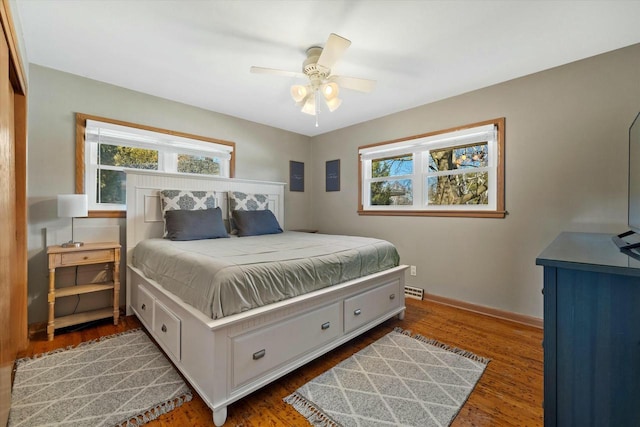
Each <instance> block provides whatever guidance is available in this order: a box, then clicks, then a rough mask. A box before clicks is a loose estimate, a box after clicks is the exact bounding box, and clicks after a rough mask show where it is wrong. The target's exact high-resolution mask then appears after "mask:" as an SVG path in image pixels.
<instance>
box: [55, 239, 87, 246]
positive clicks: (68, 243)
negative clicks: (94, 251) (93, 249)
mask: <svg viewBox="0 0 640 427" xmlns="http://www.w3.org/2000/svg"><path fill="white" fill-rule="evenodd" d="M60 246H62V247H63V248H79V247H80V246H84V242H74V241H73V240H69V241H68V242H67V243H63V244H62V245H60Z"/></svg>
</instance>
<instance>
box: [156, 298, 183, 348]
mask: <svg viewBox="0 0 640 427" xmlns="http://www.w3.org/2000/svg"><path fill="white" fill-rule="evenodd" d="M153 330H154V332H155V333H156V336H157V337H158V340H159V341H161V342H162V343H163V344H164V345H165V346H166V348H167V349H168V350H169V351H170V352H171V353H173V355H174V356H175V357H176V358H177V359H178V360H180V319H179V318H178V317H176V316H175V315H174V314H173V313H172V312H171V311H170V310H169V309H168V308H167V307H165V306H164V304H162V303H161V302H160V301H158V300H156V301H155V316H154V319H153Z"/></svg>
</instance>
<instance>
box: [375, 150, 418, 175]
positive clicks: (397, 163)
mask: <svg viewBox="0 0 640 427" xmlns="http://www.w3.org/2000/svg"><path fill="white" fill-rule="evenodd" d="M412 173H413V155H412V154H405V155H402V156H396V157H387V158H384V159H376V160H372V161H371V177H372V178H381V177H384V176H398V175H411V174H412Z"/></svg>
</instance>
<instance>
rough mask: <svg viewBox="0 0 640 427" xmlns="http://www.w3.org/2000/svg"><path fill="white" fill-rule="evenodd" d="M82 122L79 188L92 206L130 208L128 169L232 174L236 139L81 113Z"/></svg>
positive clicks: (79, 130) (78, 142) (78, 145)
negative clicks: (127, 187) (216, 138)
mask: <svg viewBox="0 0 640 427" xmlns="http://www.w3.org/2000/svg"><path fill="white" fill-rule="evenodd" d="M76 127H77V135H76V151H77V152H79V153H80V154H81V155H77V156H76V162H77V164H76V166H77V168H78V170H79V171H81V173H80V172H76V191H77V192H79V193H84V192H86V194H87V195H88V198H89V210H92V211H96V210H99V211H124V210H125V209H126V173H125V171H126V170H130V169H145V170H155V171H159V172H174V173H185V174H205V175H212V176H221V177H231V176H232V171H233V154H234V153H233V151H234V148H235V144H234V143H233V142H227V141H219V140H213V139H209V138H203V137H196V136H193V135H187V134H181V133H178V132H172V131H167V130H163V129H156V128H149V127H143V126H140V125H134V124H130V123H124V122H116V121H112V120H109V119H103V118H97V117H90V116H85V115H81V114H78V115H77V126H76ZM78 163H79V164H78ZM106 216H110V215H106ZM115 216H120V215H115Z"/></svg>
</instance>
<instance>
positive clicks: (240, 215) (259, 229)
mask: <svg viewBox="0 0 640 427" xmlns="http://www.w3.org/2000/svg"><path fill="white" fill-rule="evenodd" d="M231 216H232V217H233V221H234V223H235V226H236V228H237V229H238V236H239V237H246V236H260V235H263V234H277V233H282V228H280V224H278V220H277V219H276V217H275V215H274V214H273V212H271V211H270V210H268V209H267V210H262V211H238V210H236V211H233V212H232V213H231Z"/></svg>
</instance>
